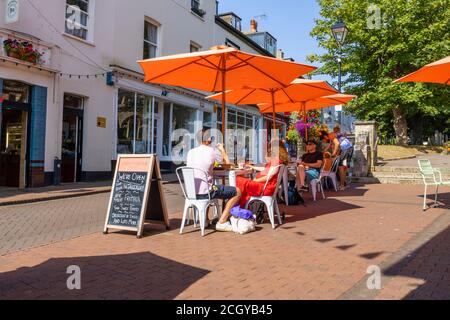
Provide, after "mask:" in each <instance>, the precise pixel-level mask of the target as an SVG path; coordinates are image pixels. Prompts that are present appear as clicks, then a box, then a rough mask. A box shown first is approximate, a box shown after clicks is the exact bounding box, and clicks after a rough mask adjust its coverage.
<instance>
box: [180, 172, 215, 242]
mask: <svg viewBox="0 0 450 320" xmlns="http://www.w3.org/2000/svg"><path fill="white" fill-rule="evenodd" d="M196 171H197V172H198V173H199V176H201V179H200V180H201V181H203V182H205V183H208V173H207V172H206V171H204V170H202V169H198V168H193V167H181V168H178V169H177V170H176V174H177V177H178V181H179V182H180V185H181V190H182V191H183V195H184V198H185V202H184V210H183V220H182V221H181V229H180V234H183V230H184V227H185V225H186V224H189V213H190V211H191V209H193V210H192V211H194V214H193V217H192V220H193V221H194V227H197V221H198V219H199V220H200V229H201V231H202V237H203V236H205V228H206V213H207V209H208V208H209V207H210V206H213V207H214V215H215V217H216V218H217V217H219V201H218V200H215V199H211V195H210V194H208V199H204V200H203V199H197V192H196V190H195V181H196V179H197V180H199V178H198V177H197V178H195V176H194V172H196ZM180 172H181V175H182V176H183V179H181V176H180ZM196 212H198V216H197V215H196Z"/></svg>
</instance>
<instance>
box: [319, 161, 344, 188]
mask: <svg viewBox="0 0 450 320" xmlns="http://www.w3.org/2000/svg"><path fill="white" fill-rule="evenodd" d="M339 161H340V159H339V157H337V158H336V159H334V161H333V165H332V167H331V170H330V171H325V170H323V169H322V172H321V175H320V180H321V181H322V180H325V185H326V187H327V188H328V179H330V180H331V182H332V183H333V187H334V190H335V191H336V192H338V188H337V172H338V170H339Z"/></svg>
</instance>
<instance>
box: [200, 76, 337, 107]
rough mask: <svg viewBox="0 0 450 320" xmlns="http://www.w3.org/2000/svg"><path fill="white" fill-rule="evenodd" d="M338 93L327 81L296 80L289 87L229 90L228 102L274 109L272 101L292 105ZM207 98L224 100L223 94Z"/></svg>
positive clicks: (227, 94)
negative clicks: (261, 104) (262, 105)
mask: <svg viewBox="0 0 450 320" xmlns="http://www.w3.org/2000/svg"><path fill="white" fill-rule="evenodd" d="M336 92H337V91H336V90H335V89H334V88H332V87H331V86H330V85H329V84H328V83H327V82H326V81H321V80H307V79H296V80H294V81H293V82H292V84H291V85H289V86H287V87H279V88H273V89H265V88H243V89H237V90H229V91H227V92H226V101H227V102H228V103H231V104H234V105H246V104H259V103H268V104H270V107H272V99H274V100H275V102H276V103H277V104H278V103H288V102H291V103H292V102H296V101H306V100H309V99H313V98H317V97H321V96H324V95H330V94H333V93H336ZM206 98H207V99H211V100H219V101H220V100H221V99H222V94H221V93H219V94H215V95H212V96H209V97H206ZM271 112H272V111H271Z"/></svg>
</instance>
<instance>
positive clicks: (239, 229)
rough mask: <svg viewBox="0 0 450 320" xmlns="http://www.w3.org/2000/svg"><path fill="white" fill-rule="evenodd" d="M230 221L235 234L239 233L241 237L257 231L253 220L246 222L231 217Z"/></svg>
mask: <svg viewBox="0 0 450 320" xmlns="http://www.w3.org/2000/svg"><path fill="white" fill-rule="evenodd" d="M230 221H231V227H232V229H233V232H235V233H238V234H240V235H243V234H246V233H250V232H253V231H255V230H256V222H255V221H254V220H253V219H250V220H246V219H238V218H235V217H231V219H230Z"/></svg>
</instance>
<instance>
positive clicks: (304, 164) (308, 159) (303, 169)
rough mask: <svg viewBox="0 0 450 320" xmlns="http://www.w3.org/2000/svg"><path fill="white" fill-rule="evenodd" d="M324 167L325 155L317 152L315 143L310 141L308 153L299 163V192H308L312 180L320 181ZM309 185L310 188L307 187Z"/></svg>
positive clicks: (307, 148)
mask: <svg viewBox="0 0 450 320" xmlns="http://www.w3.org/2000/svg"><path fill="white" fill-rule="evenodd" d="M322 165H323V153H322V152H320V151H317V144H316V142H315V141H312V140H311V141H308V143H307V145H306V153H305V154H304V155H303V156H302V160H301V162H300V163H298V168H297V190H298V191H308V190H309V187H308V186H309V183H310V182H311V181H312V180H315V179H319V176H320V170H321V169H322ZM305 183H308V186H307V185H305Z"/></svg>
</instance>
